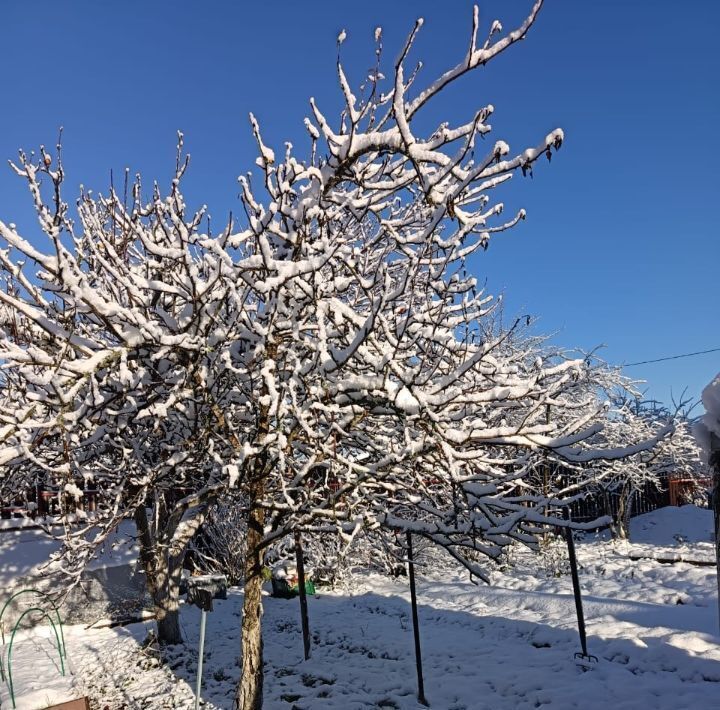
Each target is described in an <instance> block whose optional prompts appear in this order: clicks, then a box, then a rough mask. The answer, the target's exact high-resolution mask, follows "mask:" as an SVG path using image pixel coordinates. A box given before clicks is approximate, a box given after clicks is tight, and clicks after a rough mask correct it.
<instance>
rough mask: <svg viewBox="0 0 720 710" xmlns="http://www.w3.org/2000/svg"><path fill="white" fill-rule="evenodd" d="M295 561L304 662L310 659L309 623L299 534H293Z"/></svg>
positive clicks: (303, 562)
mask: <svg viewBox="0 0 720 710" xmlns="http://www.w3.org/2000/svg"><path fill="white" fill-rule="evenodd" d="M295 560H296V562H297V571H298V592H299V596H300V621H301V622H302V635H303V649H304V651H305V660H306V661H307V660H308V658H310V622H309V620H308V605H307V594H306V592H305V561H304V560H303V549H302V542H301V541H300V533H299V532H297V531H296V532H295Z"/></svg>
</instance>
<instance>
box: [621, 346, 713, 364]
mask: <svg viewBox="0 0 720 710" xmlns="http://www.w3.org/2000/svg"><path fill="white" fill-rule="evenodd" d="M718 351H720V348H710V350H698V351H697V352H694V353H685V354H683V355H670V356H668V357H659V358H656V359H655V360H641V361H640V362H627V363H625V364H624V365H623V367H634V366H635V365H648V364H649V363H651V362H664V361H665V360H680V359H681V358H684V357H694V356H695V355H705V353H716V352H718Z"/></svg>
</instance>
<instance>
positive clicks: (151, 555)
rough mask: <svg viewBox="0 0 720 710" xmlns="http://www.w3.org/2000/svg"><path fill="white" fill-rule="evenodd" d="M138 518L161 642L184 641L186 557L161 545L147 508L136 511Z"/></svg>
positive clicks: (144, 568) (143, 562)
mask: <svg viewBox="0 0 720 710" xmlns="http://www.w3.org/2000/svg"><path fill="white" fill-rule="evenodd" d="M134 519H135V526H136V528H137V532H138V542H139V543H140V554H139V557H140V562H141V564H142V566H143V570H144V571H145V584H146V587H147V591H148V593H149V594H150V596H151V597H152V600H153V606H154V607H155V619H156V620H157V629H158V641H159V642H160V643H161V644H164V645H174V644H178V643H182V642H183V637H182V631H181V630H180V602H179V597H180V576H181V574H182V556H180V557H178V556H174V557H170V556H169V555H168V553H167V550H165V549H162V548H159V547H158V545H157V541H156V540H155V539H154V538H153V534H152V531H151V530H150V525H149V522H148V519H147V512H146V510H145V508H144V507H140V508H138V509H137V510H136V511H135V515H134Z"/></svg>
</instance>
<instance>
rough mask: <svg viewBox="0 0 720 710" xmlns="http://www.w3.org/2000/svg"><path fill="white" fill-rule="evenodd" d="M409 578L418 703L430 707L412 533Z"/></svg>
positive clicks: (409, 547)
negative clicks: (426, 690) (423, 666)
mask: <svg viewBox="0 0 720 710" xmlns="http://www.w3.org/2000/svg"><path fill="white" fill-rule="evenodd" d="M406 536H407V557H408V576H409V577H410V604H411V606H412V621H413V635H414V636H415V667H416V669H417V681H418V696H417V697H418V702H419V703H420V704H422V705H428V701H427V700H426V699H425V683H424V682H423V668H422V653H421V652H420V624H419V622H418V610H417V592H416V590H415V563H414V560H413V548H412V533H411V532H407V533H406Z"/></svg>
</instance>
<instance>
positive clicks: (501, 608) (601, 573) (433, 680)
mask: <svg viewBox="0 0 720 710" xmlns="http://www.w3.org/2000/svg"><path fill="white" fill-rule="evenodd" d="M711 529H712V516H711V514H710V512H709V511H706V510H700V509H697V508H691V507H687V508H680V509H678V508H674V509H670V508H668V509H664V510H661V511H656V512H655V513H651V514H648V515H644V516H641V517H639V518H636V519H635V520H634V521H633V526H632V532H633V535H634V537H635V538H636V540H637V542H634V543H633V545H626V544H612V543H608V542H607V541H600V540H598V541H594V540H590V541H586V542H583V543H580V544H578V557H579V561H580V564H581V567H582V569H581V584H582V587H583V594H584V604H585V616H586V620H587V630H588V645H589V651H590V653H592V654H594V655H596V656H597V657H598V659H599V660H598V662H597V663H592V664H590V667H589V668H586V667H584V666H580V665H578V664H576V662H575V660H574V658H573V655H574V653H575V652H576V651H579V650H580V644H579V641H578V635H577V628H576V620H575V609H574V604H573V598H572V593H571V590H572V587H571V581H570V577H569V575H566V574H560V576H553V575H554V574H556V573H557V572H558V571H559V572H561V573H562V572H563V571H564V569H563V568H564V566H565V563H564V555H563V548H562V547H561V546H557V547H555V548H553V547H551V548H550V549H549V551H548V552H547V553H546V555H545V556H544V558H543V559H539V558H537V557H534V556H533V555H531V554H530V553H527V552H524V551H519V552H516V553H514V554H513V555H511V556H510V559H509V560H508V564H507V565H506V566H505V567H504V569H502V570H498V571H496V572H494V573H493V585H492V586H489V587H488V586H484V585H483V586H476V585H474V584H471V583H469V582H468V581H467V577H466V576H463V575H462V574H460V573H458V574H457V575H456V576H451V577H450V578H448V577H444V578H438V576H437V575H432V574H430V575H426V576H425V577H424V578H422V579H421V580H420V582H419V603H420V609H419V614H420V624H421V635H422V647H423V660H424V668H425V687H426V695H427V697H428V700H429V702H430V705H431V707H434V708H441V709H442V710H460V709H461V708H465V709H466V710H482V709H485V708H487V709H488V710H505V709H508V710H510V709H513V710H515V709H518V710H519V709H522V708H540V707H548V708H557V709H558V710H564V709H565V708H568V709H570V708H583V709H585V710H587V709H590V710H592V709H593V708H598V709H599V708H608V707H612V708H613V710H622V709H628V710H629V709H630V708H632V709H635V708H657V709H660V710H662V709H667V710H671V709H672V710H684V709H686V708H687V709H690V708H708V709H709V708H714V707H720V646H719V645H718V644H719V643H720V637H718V635H717V630H718V616H717V596H716V595H717V586H716V577H715V568H714V567H711V566H699V565H694V564H690V563H688V562H675V563H670V564H668V563H662V562H659V561H658V560H656V559H639V560H632V559H630V558H629V557H628V550H631V549H632V548H633V547H634V546H635V545H640V546H642V547H643V548H644V547H646V546H647V547H650V548H652V549H653V550H654V552H655V553H656V554H657V555H660V554H661V553H662V555H670V554H672V553H673V552H677V550H678V549H679V548H682V547H683V546H685V547H686V548H687V552H688V554H689V555H695V554H696V553H699V552H700V551H702V550H703V545H704V544H707V543H708V541H709V540H710V537H711ZM241 604H242V595H241V593H240V592H239V591H234V592H231V593H230V595H229V598H228V600H227V601H216V602H215V611H214V612H212V613H211V614H210V616H209V619H208V633H207V642H206V652H205V672H204V684H203V699H204V701H205V703H206V705H205V707H207V708H218V709H219V708H230V707H231V698H232V693H233V690H234V686H235V683H236V681H237V678H238V675H239V666H238V655H239V625H240V608H241ZM309 611H310V624H311V629H312V635H313V646H312V658H311V659H310V660H309V661H303V660H302V640H301V635H300V620H299V610H298V603H297V600H283V599H273V598H271V597H269V596H268V597H266V599H265V617H264V638H265V653H266V670H265V696H266V700H265V707H266V708H269V709H272V710H274V709H277V710H281V709H283V710H292V708H296V709H297V710H300V709H305V710H315V709H316V708H317V709H318V710H320V709H323V708H328V709H329V708H335V709H337V710H353V709H354V708H358V709H359V708H403V709H410V708H413V709H415V708H420V707H421V706H420V705H419V704H418V703H417V700H416V698H415V692H416V680H415V663H414V655H413V642H412V625H411V621H410V607H409V602H408V589H407V581H406V580H404V579H400V580H390V579H387V578H383V577H380V576H371V575H364V576H357V577H355V578H354V579H353V580H352V584H351V588H350V589H348V590H345V591H341V590H337V591H335V592H323V591H321V593H320V594H319V595H318V596H316V597H313V598H310V600H309ZM182 624H183V628H184V631H185V634H186V636H187V639H188V642H187V644H186V645H185V646H184V647H178V648H177V649H176V650H173V651H171V652H168V653H166V657H165V663H164V664H161V663H160V662H159V660H158V658H157V657H156V656H155V655H154V653H153V652H152V650H150V649H145V650H143V648H142V642H143V639H144V638H145V637H146V635H147V633H148V631H149V630H150V629H151V628H152V623H151V622H148V623H145V624H135V625H132V626H129V627H127V628H124V629H112V630H111V629H98V630H86V629H85V627H83V626H71V627H68V628H67V629H66V638H67V645H68V656H69V662H70V664H71V667H72V669H73V670H74V672H75V675H74V676H73V677H72V679H73V682H74V683H75V690H76V692H80V691H82V692H87V694H88V695H90V696H91V697H93V698H94V699H95V701H96V704H95V707H97V708H103V709H104V708H107V709H108V710H120V709H121V708H148V709H153V708H169V707H176V708H189V707H192V703H193V700H192V698H193V688H194V682H195V671H196V666H197V650H196V649H197V635H198V627H199V612H198V611H197V610H196V609H194V608H191V607H184V608H183V612H182ZM13 653H14V660H13V665H14V667H15V668H17V669H18V670H17V672H18V676H17V677H18V680H17V681H16V687H18V688H19V689H20V691H21V692H29V691H31V690H33V688H32V686H33V685H35V686H37V688H36V689H35V691H34V692H35V693H36V699H37V693H39V692H45V693H47V694H49V693H50V692H51V690H52V689H53V688H58V690H60V689H61V684H60V683H59V671H58V669H57V667H56V665H57V653H56V652H55V653H54V655H53V649H52V647H51V645H50V636H49V630H48V629H47V628H36V629H35V630H33V631H32V632H28V633H24V634H23V636H22V638H21V639H20V640H19V641H18V645H17V650H16V651H14V652H13ZM15 654H16V655H15ZM0 702H2V708H3V710H5V708H6V707H9V705H6V703H7V689H6V688H4V687H3V688H2V693H0ZM25 702H26V701H25V699H23V701H22V702H19V703H18V707H19V708H23V709H29V708H34V707H40V705H39V703H38V704H32V703H33V702H37V700H33V701H30V700H28V701H27V703H26V704H23V703H25Z"/></svg>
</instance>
